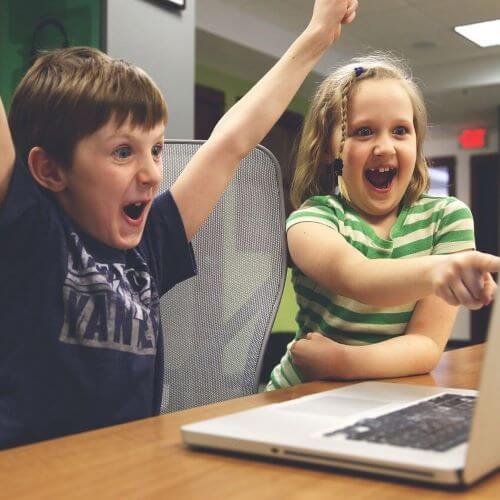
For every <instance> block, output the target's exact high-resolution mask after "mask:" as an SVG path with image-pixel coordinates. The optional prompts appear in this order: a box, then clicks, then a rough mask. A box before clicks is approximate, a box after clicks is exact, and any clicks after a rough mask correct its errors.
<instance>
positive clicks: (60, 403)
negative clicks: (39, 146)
mask: <svg viewBox="0 0 500 500" xmlns="http://www.w3.org/2000/svg"><path fill="white" fill-rule="evenodd" d="M195 273H196V265H195V261H194V256H193V251H192V248H191V245H190V244H189V243H188V241H187V240H186V236H185V232H184V227H183V224H182V220H181V218H180V215H179V212H178V210H177V206H176V204H175V202H174V200H173V198H172V196H171V194H170V193H169V192H166V193H164V194H162V195H160V196H159V197H158V198H157V199H156V200H155V201H154V204H153V207H152V208H151V211H150V214H149V218H148V222H147V224H146V228H145V230H144V235H143V238H142V240H141V242H140V244H139V245H138V246H137V248H135V249H132V250H127V251H122V250H117V249H114V248H110V247H108V246H105V245H104V244H102V243H100V242H98V241H96V240H95V239H93V238H91V237H90V236H88V235H86V234H82V233H81V232H78V231H77V230H76V229H75V227H74V225H73V224H72V223H71V220H70V219H69V218H68V217H67V216H66V214H65V213H64V212H63V211H62V209H60V207H59V205H58V204H57V202H56V201H55V200H54V199H53V198H52V197H51V195H50V194H49V193H47V192H46V191H45V190H43V189H42V188H40V187H39V186H38V185H37V184H36V182H35V181H34V180H33V178H32V177H31V175H30V174H29V172H28V170H27V167H26V166H25V165H24V163H22V162H17V163H16V166H15V170H14V174H13V178H12V180H11V183H10V187H9V191H8V194H7V197H6V199H5V202H4V206H3V209H2V210H1V212H0V448H4V447H9V446H14V445H19V444H23V443H29V442H34V441H39V440H42V439H48V438H52V437H56V436H62V435H65V434H70V433H75V432H80V431H84V430H88V429H94V428H97V427H103V426H107V425H112V424H118V423H122V422H127V421H130V420H135V419H139V418H144V417H149V416H152V415H155V414H158V412H159V408H160V404H161V394H162V387H161V380H162V371H163V363H162V359H161V358H162V355H161V354H162V349H163V341H162V335H161V326H160V324H159V323H160V321H159V297H160V296H161V295H162V294H163V293H165V292H166V291H167V290H169V289H170V288H172V287H173V286H174V285H175V284H176V283H178V282H180V281H182V280H184V279H186V278H189V277H191V276H193V275H194V274H195Z"/></svg>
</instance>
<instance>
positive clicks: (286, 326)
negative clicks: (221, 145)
mask: <svg viewBox="0 0 500 500" xmlns="http://www.w3.org/2000/svg"><path fill="white" fill-rule="evenodd" d="M196 83H197V84H199V85H204V86H206V87H211V88H213V89H216V90H220V91H222V92H224V95H225V106H226V109H228V108H230V107H231V106H232V105H233V104H234V103H235V102H236V100H237V98H238V97H241V96H242V95H244V94H245V93H246V92H247V91H248V90H249V89H250V88H251V87H252V85H253V84H254V83H255V82H249V81H244V80H240V79H238V78H234V77H233V76H231V75H227V74H225V73H221V72H219V71H217V70H214V69H211V68H207V67H204V66H201V65H197V66H196ZM307 106H308V101H307V100H306V99H303V98H301V97H296V98H295V99H294V100H293V101H292V102H291V103H290V106H289V107H288V109H289V110H291V111H294V112H296V113H300V114H302V115H304V114H305V112H306V109H307ZM290 278H291V271H290V269H288V273H287V277H286V282H285V289H284V291H283V297H282V299H281V303H280V307H279V309H278V313H277V315H276V319H275V321H274V325H273V332H274V333H279V332H283V333H290V332H293V333H295V330H296V323H295V316H296V314H297V311H298V307H297V302H296V300H295V293H294V291H293V287H292V283H291V279H290Z"/></svg>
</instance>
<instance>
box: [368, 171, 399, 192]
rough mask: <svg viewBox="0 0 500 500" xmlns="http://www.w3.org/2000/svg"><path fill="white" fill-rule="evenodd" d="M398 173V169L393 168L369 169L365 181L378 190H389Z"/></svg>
mask: <svg viewBox="0 0 500 500" xmlns="http://www.w3.org/2000/svg"><path fill="white" fill-rule="evenodd" d="M396 173H397V169H395V168H391V167H381V168H369V169H368V170H365V179H366V180H367V181H368V182H369V183H370V184H371V185H372V186H373V187H375V188H377V189H388V188H389V187H390V185H391V184H392V180H393V179H394V177H395V176H396Z"/></svg>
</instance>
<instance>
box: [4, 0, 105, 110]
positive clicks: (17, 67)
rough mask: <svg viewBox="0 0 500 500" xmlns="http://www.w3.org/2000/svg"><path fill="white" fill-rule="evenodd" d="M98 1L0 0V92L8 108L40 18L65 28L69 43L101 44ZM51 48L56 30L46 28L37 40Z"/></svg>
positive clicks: (27, 61) (99, 1) (26, 60)
mask: <svg viewBox="0 0 500 500" xmlns="http://www.w3.org/2000/svg"><path fill="white" fill-rule="evenodd" d="M101 10H102V0H49V1H40V0H0V61H1V63H0V64H1V71H0V95H1V96H2V99H3V102H4V105H5V106H6V108H7V109H8V108H9V106H10V99H11V97H12V94H13V92H14V89H15V87H16V85H17V84H18V82H19V80H20V79H21V78H22V76H23V75H24V73H25V72H26V70H27V69H28V67H29V55H30V48H31V40H32V33H33V30H34V28H35V26H36V24H37V23H38V22H39V21H40V20H41V19H44V18H48V17H54V18H56V19H58V20H59V21H61V22H62V23H63V25H64V26H65V27H66V31H67V33H68V38H69V43H70V45H87V46H91V47H97V48H100V47H101V20H102V15H101ZM38 40H39V41H40V42H41V43H42V44H43V45H44V46H46V47H53V46H54V45H55V42H54V41H56V42H57V41H59V40H60V35H59V33H58V31H57V30H56V29H55V28H53V27H47V29H46V30H44V31H43V33H42V34H41V36H40V38H39V39H38Z"/></svg>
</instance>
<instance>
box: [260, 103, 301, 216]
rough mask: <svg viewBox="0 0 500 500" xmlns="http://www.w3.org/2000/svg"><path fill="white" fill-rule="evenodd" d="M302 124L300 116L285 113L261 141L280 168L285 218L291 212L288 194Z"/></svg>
mask: <svg viewBox="0 0 500 500" xmlns="http://www.w3.org/2000/svg"><path fill="white" fill-rule="evenodd" d="M302 122H303V118H302V115H301V114H299V113H295V112H293V111H285V112H284V113H283V115H282V116H281V118H280V119H279V120H278V121H277V123H276V124H275V125H274V127H273V128H272V129H271V130H270V131H269V133H268V134H267V135H266V137H264V139H263V141H262V145H263V146H265V147H266V148H267V149H269V151H271V152H272V153H273V154H274V156H276V159H277V160H278V161H279V164H280V166H281V172H282V174H283V190H284V194H285V212H286V215H287V216H288V215H289V214H290V212H291V211H292V209H291V205H290V201H289V192H290V185H291V183H292V178H293V173H294V170H295V159H296V156H297V147H298V143H299V139H300V132H301V129H302Z"/></svg>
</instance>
